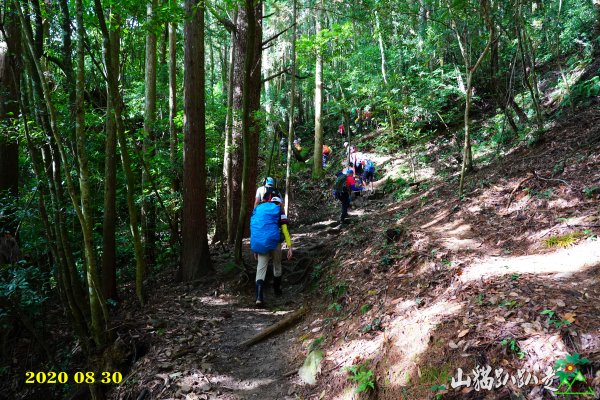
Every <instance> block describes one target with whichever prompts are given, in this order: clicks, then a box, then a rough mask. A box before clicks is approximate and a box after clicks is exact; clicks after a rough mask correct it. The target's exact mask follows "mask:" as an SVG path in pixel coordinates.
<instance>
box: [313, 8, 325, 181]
mask: <svg viewBox="0 0 600 400" xmlns="http://www.w3.org/2000/svg"><path fill="white" fill-rule="evenodd" d="M320 7H321V8H323V1H321V2H320ZM322 17H323V11H322V10H320V11H318V12H317V13H316V15H315V27H316V32H315V36H316V37H317V38H318V37H319V35H320V34H321V18H322ZM322 114H323V49H322V48H321V47H319V48H318V49H317V60H316V62H315V147H314V151H313V154H314V155H313V170H312V177H313V179H317V178H320V177H321V175H322V174H323V164H322V162H323V161H322V158H323V122H322V121H321V118H322Z"/></svg>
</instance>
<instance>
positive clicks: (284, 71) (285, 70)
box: [260, 67, 290, 83]
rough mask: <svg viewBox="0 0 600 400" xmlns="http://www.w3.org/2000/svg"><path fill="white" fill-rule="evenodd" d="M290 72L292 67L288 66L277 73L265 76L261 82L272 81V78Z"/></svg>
mask: <svg viewBox="0 0 600 400" xmlns="http://www.w3.org/2000/svg"><path fill="white" fill-rule="evenodd" d="M289 72H290V67H287V68H285V69H284V70H282V71H279V72H277V73H276V74H273V75H271V76H267V77H266V78H264V79H263V80H261V81H260V83H265V82H268V81H270V80H272V79H275V78H277V77H278V76H281V75H283V74H289Z"/></svg>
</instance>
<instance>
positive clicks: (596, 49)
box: [592, 0, 600, 58]
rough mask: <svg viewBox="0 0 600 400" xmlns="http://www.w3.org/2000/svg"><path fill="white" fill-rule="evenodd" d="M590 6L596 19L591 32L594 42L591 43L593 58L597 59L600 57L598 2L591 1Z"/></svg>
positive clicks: (599, 7) (596, 0) (599, 5)
mask: <svg viewBox="0 0 600 400" xmlns="http://www.w3.org/2000/svg"><path fill="white" fill-rule="evenodd" d="M592 5H593V7H594V15H595V17H596V20H595V21H594V28H593V31H592V38H594V41H593V42H592V46H593V47H592V49H593V55H594V57H595V58H598V57H600V0H592Z"/></svg>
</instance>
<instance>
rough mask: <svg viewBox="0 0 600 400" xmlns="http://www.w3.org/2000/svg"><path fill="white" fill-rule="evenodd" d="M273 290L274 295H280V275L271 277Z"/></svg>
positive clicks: (281, 292)
mask: <svg viewBox="0 0 600 400" xmlns="http://www.w3.org/2000/svg"><path fill="white" fill-rule="evenodd" d="M273 291H274V292H275V296H281V295H282V294H283V291H282V290H281V277H280V276H275V277H273Z"/></svg>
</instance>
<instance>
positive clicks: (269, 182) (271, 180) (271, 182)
mask: <svg viewBox="0 0 600 400" xmlns="http://www.w3.org/2000/svg"><path fill="white" fill-rule="evenodd" d="M274 184H275V180H274V179H273V178H271V177H268V178H267V180H266V181H265V185H270V186H273V185H274Z"/></svg>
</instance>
